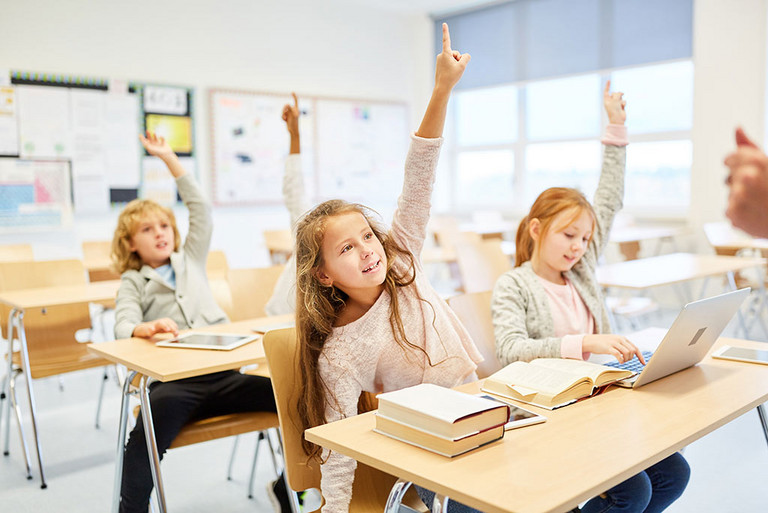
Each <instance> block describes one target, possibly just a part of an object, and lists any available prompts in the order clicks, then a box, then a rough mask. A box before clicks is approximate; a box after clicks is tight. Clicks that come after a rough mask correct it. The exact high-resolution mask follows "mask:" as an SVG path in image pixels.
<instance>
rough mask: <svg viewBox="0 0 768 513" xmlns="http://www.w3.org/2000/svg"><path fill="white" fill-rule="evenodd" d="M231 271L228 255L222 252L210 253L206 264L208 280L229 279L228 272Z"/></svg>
mask: <svg viewBox="0 0 768 513" xmlns="http://www.w3.org/2000/svg"><path fill="white" fill-rule="evenodd" d="M228 271H229V264H228V263H227V255H226V253H224V252H223V251H221V250H213V251H209V252H208V261H207V262H206V264H205V272H206V274H207V275H208V279H215V278H221V279H223V280H226V279H227V272H228Z"/></svg>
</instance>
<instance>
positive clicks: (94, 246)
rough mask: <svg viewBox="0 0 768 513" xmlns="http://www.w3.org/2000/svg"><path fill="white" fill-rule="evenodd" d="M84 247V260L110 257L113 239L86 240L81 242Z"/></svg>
mask: <svg viewBox="0 0 768 513" xmlns="http://www.w3.org/2000/svg"><path fill="white" fill-rule="evenodd" d="M81 247H82V249H83V260H98V259H102V258H109V255H110V253H111V252H112V241H110V240H85V241H83V243H82V244H81Z"/></svg>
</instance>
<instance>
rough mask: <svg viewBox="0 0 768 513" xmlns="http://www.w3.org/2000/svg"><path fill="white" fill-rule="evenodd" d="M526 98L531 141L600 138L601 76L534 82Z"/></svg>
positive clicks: (527, 91) (527, 125) (528, 131)
mask: <svg viewBox="0 0 768 513" xmlns="http://www.w3.org/2000/svg"><path fill="white" fill-rule="evenodd" d="M525 94H526V117H525V119H526V132H527V134H528V138H529V139H531V140H545V139H572V138H577V137H597V136H598V134H599V133H600V110H601V108H602V107H601V105H602V95H601V91H600V76H599V75H597V74H591V75H583V76H577V77H569V78H561V79H557V80H546V81H543V82H533V83H531V84H528V86H527V87H526V88H525Z"/></svg>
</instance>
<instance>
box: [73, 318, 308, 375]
mask: <svg viewBox="0 0 768 513" xmlns="http://www.w3.org/2000/svg"><path fill="white" fill-rule="evenodd" d="M291 320H293V315H281V316H275V317H262V318H258V319H250V320H245V321H238V322H232V323H229V324H217V325H213V326H206V327H204V328H199V329H195V330H194V331H209V332H213V333H238V334H243V335H253V334H254V332H253V328H254V327H256V326H266V325H269V324H277V323H283V322H288V321H291ZM187 331H191V330H187ZM163 338H170V337H169V336H166V337H163ZM158 340H160V338H159V337H158V338H156V339H153V340H147V339H144V338H136V337H134V338H126V339H120V340H112V341H109V342H99V343H96V344H88V350H89V351H90V352H92V353H94V354H96V355H99V356H101V357H102V358H105V359H107V360H110V361H112V362H115V363H120V364H122V365H125V366H126V367H128V369H130V370H135V371H138V372H140V373H141V374H144V375H146V376H150V377H152V378H155V379H158V380H160V381H174V380H177V379H182V378H189V377H192V376H200V375H203V374H211V373H214V372H220V371H224V370H230V369H237V368H240V367H242V366H244V365H249V364H252V363H258V362H260V361H264V360H265V356H264V348H263V347H262V345H261V340H260V339H258V340H255V341H254V342H250V343H248V344H245V345H244V346H240V347H238V348H236V349H232V350H230V351H218V350H211V349H188V348H181V347H157V346H156V345H155V342H157V341H158Z"/></svg>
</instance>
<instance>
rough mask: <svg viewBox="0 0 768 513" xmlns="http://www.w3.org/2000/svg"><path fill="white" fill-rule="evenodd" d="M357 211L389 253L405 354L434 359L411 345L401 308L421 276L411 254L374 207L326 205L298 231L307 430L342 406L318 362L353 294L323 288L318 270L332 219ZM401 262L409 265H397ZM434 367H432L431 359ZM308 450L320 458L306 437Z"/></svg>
mask: <svg viewBox="0 0 768 513" xmlns="http://www.w3.org/2000/svg"><path fill="white" fill-rule="evenodd" d="M351 212H357V213H359V214H361V215H362V216H363V217H365V219H366V221H367V222H368V224H369V226H370V227H371V230H372V231H373V234H374V235H375V236H376V238H378V239H379V241H380V242H381V245H382V246H383V247H384V252H385V253H386V255H387V269H386V278H385V280H384V290H385V291H386V292H387V293H388V294H389V296H390V298H391V304H390V314H389V322H390V325H391V327H392V333H393V334H394V337H395V341H396V342H397V343H398V344H399V345H400V346H401V347H402V348H403V349H404V350H408V349H413V350H417V351H421V352H422V353H424V354H425V355H426V356H427V359H428V360H429V355H427V353H426V351H425V350H424V348H422V347H420V346H418V345H416V344H413V343H411V342H410V341H409V340H408V338H407V337H406V335H405V328H404V326H403V320H402V318H401V317H400V311H399V308H398V295H397V289H398V288H400V287H407V286H408V285H411V284H412V283H413V282H414V280H415V278H416V268H415V265H414V259H413V255H412V254H411V252H410V251H408V250H407V249H404V248H402V247H401V246H400V245H398V244H397V243H396V242H395V240H394V239H393V238H392V237H391V236H390V234H389V233H388V232H387V231H386V229H385V228H384V227H383V225H382V224H381V223H380V222H379V221H378V220H377V218H376V216H375V214H374V213H373V211H372V210H370V209H369V208H367V207H365V206H363V205H360V204H357V203H348V202H346V201H343V200H330V201H326V202H324V203H321V204H320V205H318V206H317V207H315V208H314V209H313V210H312V211H310V212H309V213H307V214H306V215H305V216H304V217H303V218H302V219H301V220H300V221H299V223H298V226H297V228H296V328H297V329H296V335H297V338H298V345H299V368H300V371H301V372H300V375H299V376H298V378H299V389H298V391H297V394H298V397H299V398H300V400H299V401H298V405H297V407H298V414H299V419H300V422H301V426H300V427H301V429H302V431H303V430H306V429H308V428H310V427H313V426H319V425H321V424H325V422H326V420H325V407H326V404H333V403H335V402H336V398H335V397H333V395H332V393H331V392H330V390H329V389H328V387H327V386H326V384H325V383H324V382H323V380H322V378H321V377H320V373H319V369H318V360H319V358H320V353H321V352H322V350H323V346H324V345H325V341H326V339H327V338H328V336H329V335H330V334H331V331H332V330H333V325H334V323H335V321H336V319H337V317H338V315H339V313H340V312H341V310H342V309H343V307H344V304H345V301H346V299H347V297H348V296H347V295H346V294H345V293H344V292H343V291H342V290H340V289H338V288H336V287H335V286H330V287H327V286H325V285H323V284H321V283H320V281H318V279H317V277H316V271H317V269H318V268H319V267H320V266H321V265H322V264H323V258H322V244H323V235H324V233H325V227H326V221H327V220H328V218H329V217H332V216H338V215H342V214H347V213H351ZM398 259H401V261H402V262H405V263H406V265H405V266H403V265H397V266H395V263H396V261H397V260H398ZM430 306H431V305H430ZM429 363H430V365H432V362H431V361H429ZM336 406H338V403H337V404H336ZM302 446H303V448H304V451H305V452H306V453H307V455H308V456H309V457H310V458H312V457H319V455H320V452H321V448H320V447H319V446H317V445H315V444H313V443H311V442H308V441H307V440H304V439H302Z"/></svg>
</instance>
